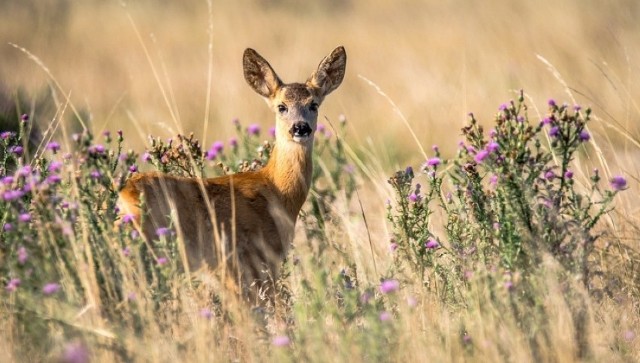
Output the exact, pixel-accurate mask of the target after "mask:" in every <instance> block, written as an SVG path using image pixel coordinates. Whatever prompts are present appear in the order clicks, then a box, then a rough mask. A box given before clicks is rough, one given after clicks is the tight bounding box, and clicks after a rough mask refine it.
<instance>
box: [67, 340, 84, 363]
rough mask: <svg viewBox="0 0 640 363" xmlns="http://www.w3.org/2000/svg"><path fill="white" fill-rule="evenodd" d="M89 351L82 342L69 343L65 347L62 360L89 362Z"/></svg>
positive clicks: (79, 362) (78, 362)
mask: <svg viewBox="0 0 640 363" xmlns="http://www.w3.org/2000/svg"><path fill="white" fill-rule="evenodd" d="M89 358H90V355H89V351H88V350H87V348H86V347H85V346H84V344H82V343H80V342H73V343H69V344H67V345H66V346H65V347H64V351H63V352H62V357H61V359H60V361H62V362H63V363H89Z"/></svg>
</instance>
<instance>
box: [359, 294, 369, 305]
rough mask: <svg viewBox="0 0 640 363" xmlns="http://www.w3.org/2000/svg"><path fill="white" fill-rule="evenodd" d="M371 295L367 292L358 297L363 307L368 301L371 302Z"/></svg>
mask: <svg viewBox="0 0 640 363" xmlns="http://www.w3.org/2000/svg"><path fill="white" fill-rule="evenodd" d="M371 297H372V296H371V294H370V293H368V292H366V291H365V292H363V293H362V295H360V303H361V304H363V305H366V304H368V303H369V300H371Z"/></svg>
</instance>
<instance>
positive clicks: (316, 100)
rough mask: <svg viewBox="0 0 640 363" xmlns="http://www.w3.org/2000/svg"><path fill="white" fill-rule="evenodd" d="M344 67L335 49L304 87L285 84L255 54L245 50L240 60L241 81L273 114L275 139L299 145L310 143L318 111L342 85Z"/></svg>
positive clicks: (340, 51)
mask: <svg viewBox="0 0 640 363" xmlns="http://www.w3.org/2000/svg"><path fill="white" fill-rule="evenodd" d="M346 64H347V54H346V53H345V51H344V48H343V47H338V48H336V49H334V50H333V52H331V54H329V55H328V56H326V57H325V58H324V59H323V60H322V62H320V65H318V69H317V70H316V71H315V72H313V73H312V74H311V77H309V79H308V80H307V81H306V82H305V83H289V84H285V83H283V82H282V81H281V80H280V78H279V77H278V75H277V74H276V72H275V71H274V70H273V68H271V65H270V64H269V63H268V62H267V61H266V60H265V59H264V58H262V57H261V56H260V55H259V54H258V53H257V52H256V51H255V50H253V49H247V50H245V52H244V58H243V67H244V78H245V79H246V80H247V82H248V83H249V85H250V86H251V88H253V90H254V91H256V92H257V93H258V94H260V95H261V96H263V97H264V98H265V99H266V100H267V103H268V104H269V106H270V107H271V108H272V109H273V111H274V112H275V113H276V139H277V140H278V141H282V140H287V141H293V142H296V143H300V144H308V143H312V142H313V135H314V132H315V131H316V126H317V123H318V107H320V104H321V103H322V100H323V99H324V97H325V96H326V95H328V94H329V93H331V92H332V91H333V90H335V89H336V88H338V86H339V85H340V83H341V82H342V79H343V78H344V72H345V68H346Z"/></svg>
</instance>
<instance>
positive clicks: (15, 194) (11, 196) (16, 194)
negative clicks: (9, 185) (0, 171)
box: [2, 190, 24, 202]
mask: <svg viewBox="0 0 640 363" xmlns="http://www.w3.org/2000/svg"><path fill="white" fill-rule="evenodd" d="M23 195H24V193H23V192H22V191H21V190H7V191H5V192H4V193H2V199H4V201H5V202H11V201H14V200H16V199H20V198H21V197H22V196H23Z"/></svg>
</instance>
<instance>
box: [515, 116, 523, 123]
mask: <svg viewBox="0 0 640 363" xmlns="http://www.w3.org/2000/svg"><path fill="white" fill-rule="evenodd" d="M516 121H518V122H520V123H523V122H524V116H518V118H516Z"/></svg>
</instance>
